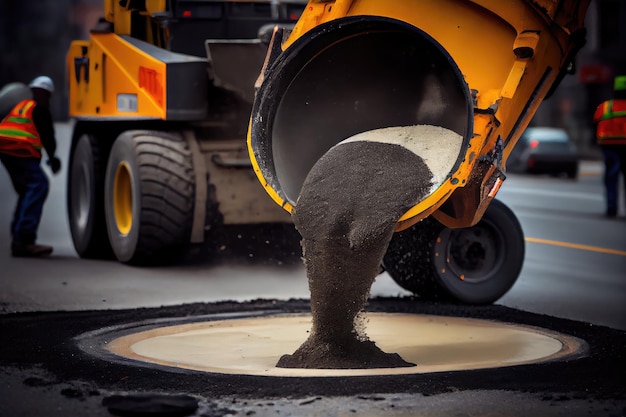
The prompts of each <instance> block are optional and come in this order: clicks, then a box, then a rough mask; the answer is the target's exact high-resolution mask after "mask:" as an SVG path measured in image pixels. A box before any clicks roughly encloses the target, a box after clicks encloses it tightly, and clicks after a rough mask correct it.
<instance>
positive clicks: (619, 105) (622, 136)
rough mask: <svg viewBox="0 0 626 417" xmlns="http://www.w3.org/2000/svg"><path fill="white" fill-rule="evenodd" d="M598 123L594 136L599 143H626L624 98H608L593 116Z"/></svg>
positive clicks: (625, 101)
mask: <svg viewBox="0 0 626 417" xmlns="http://www.w3.org/2000/svg"><path fill="white" fill-rule="evenodd" d="M594 119H595V121H596V122H597V123H598V127H597V129H596V138H597V140H598V143H599V144H600V145H626V100H608V101H605V102H604V103H602V104H601V105H600V107H599V108H598V110H597V111H596V115H595V117H594Z"/></svg>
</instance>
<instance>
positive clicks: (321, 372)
mask: <svg viewBox="0 0 626 417" xmlns="http://www.w3.org/2000/svg"><path fill="white" fill-rule="evenodd" d="M366 318H367V328H366V332H367V335H368V336H369V338H370V339H371V340H372V341H374V342H376V344H377V345H378V346H379V347H380V348H381V349H382V350H384V351H385V352H395V353H398V354H399V355H400V356H402V358H404V359H405V360H406V361H409V362H413V363H417V366H414V367H406V368H377V369H286V368H277V367H276V366H275V364H276V362H277V361H278V359H279V358H280V357H281V356H282V355H283V354H286V353H292V352H293V351H295V350H296V349H297V348H298V347H299V346H300V344H301V343H302V342H303V341H304V340H305V339H306V338H307V337H308V332H309V330H310V327H311V316H310V315H308V314H265V315H261V316H247V315H245V314H244V315H231V316H225V317H217V318H216V317H211V318H207V319H198V318H197V319H196V320H195V321H190V320H186V321H185V322H182V323H178V324H176V323H173V322H172V321H168V320H163V319H161V320H159V321H158V322H155V321H153V322H149V323H146V322H142V323H137V324H135V325H126V326H124V327H123V328H120V329H113V328H110V329H107V330H105V331H100V332H95V333H93V334H92V335H89V334H85V335H83V336H82V337H81V338H80V339H81V340H80V343H79V344H80V345H81V347H82V348H83V349H84V350H86V351H88V352H91V353H92V354H96V355H106V356H108V359H111V358H117V360H125V361H134V362H135V363H136V364H141V365H143V366H146V365H149V364H151V365H153V366H159V367H168V368H170V369H178V370H194V371H202V372H211V373H219V374H231V375H232V374H237V375H256V376H271V377H320V376H322V377H346V376H365V375H406V374H425V373H433V372H448V371H463V370H474V369H485V368H498V367H507V366H515V365H525V364H530V363H538V362H547V361H556V360H564V359H570V358H573V357H580V356H582V355H584V354H585V351H586V343H585V342H584V341H582V340H580V339H578V338H575V337H572V336H568V335H565V334H561V333H558V332H554V331H551V330H545V329H541V328H536V327H531V326H524V325H518V324H510V323H501V322H496V321H490V320H480V319H472V318H460V317H448V316H435V315H420V314H406V313H401V314H396V313H367V315H366ZM103 335H105V336H103Z"/></svg>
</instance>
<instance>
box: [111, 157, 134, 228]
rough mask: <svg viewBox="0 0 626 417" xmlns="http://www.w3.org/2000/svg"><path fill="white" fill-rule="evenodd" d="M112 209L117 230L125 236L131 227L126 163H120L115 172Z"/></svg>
mask: <svg viewBox="0 0 626 417" xmlns="http://www.w3.org/2000/svg"><path fill="white" fill-rule="evenodd" d="M113 207H114V211H115V224H116V226H117V229H118V230H119V232H120V233H121V234H122V235H127V234H128V233H129V232H130V230H131V228H132V226H133V193H132V181H131V173H130V167H129V166H128V164H127V163H126V162H122V163H120V164H119V165H118V167H117V170H116V172H115V181H114V184H113Z"/></svg>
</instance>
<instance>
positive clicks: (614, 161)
mask: <svg viewBox="0 0 626 417" xmlns="http://www.w3.org/2000/svg"><path fill="white" fill-rule="evenodd" d="M602 154H603V156H604V186H605V190H606V210H607V214H610V215H615V214H616V213H617V208H618V201H619V200H618V198H619V194H620V193H619V177H620V172H621V173H622V174H623V175H624V183H625V185H626V146H617V145H615V146H605V147H603V148H602ZM624 191H625V194H624V195H625V196H626V190H624Z"/></svg>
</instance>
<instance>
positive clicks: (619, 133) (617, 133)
mask: <svg viewBox="0 0 626 417" xmlns="http://www.w3.org/2000/svg"><path fill="white" fill-rule="evenodd" d="M613 90H614V95H613V99H612V100H607V101H605V102H603V103H602V104H600V105H599V106H598V108H597V109H596V111H595V113H594V115H593V122H594V125H595V126H596V140H597V142H598V144H599V145H600V148H601V149H602V154H603V157H604V186H605V189H606V215H607V216H608V217H615V216H617V208H618V197H619V191H618V186H619V176H620V175H619V174H620V171H621V173H622V175H623V176H624V182H625V183H626V75H620V76H618V77H615V82H614V88H613ZM625 188H626V187H625ZM624 191H625V193H624V196H626V190H624Z"/></svg>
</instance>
